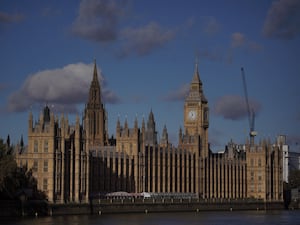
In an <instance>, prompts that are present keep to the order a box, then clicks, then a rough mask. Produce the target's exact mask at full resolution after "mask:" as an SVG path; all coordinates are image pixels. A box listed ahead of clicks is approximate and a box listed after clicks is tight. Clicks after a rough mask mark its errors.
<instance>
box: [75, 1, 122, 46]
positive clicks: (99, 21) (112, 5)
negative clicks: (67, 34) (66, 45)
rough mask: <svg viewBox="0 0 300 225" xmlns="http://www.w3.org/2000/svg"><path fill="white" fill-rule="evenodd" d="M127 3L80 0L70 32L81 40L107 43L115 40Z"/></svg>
mask: <svg viewBox="0 0 300 225" xmlns="http://www.w3.org/2000/svg"><path fill="white" fill-rule="evenodd" d="M126 2H127V1H114V0H82V1H81V3H80V6H79V15H78V17H77V18H76V20H75V22H74V23H73V26H72V32H73V33H74V34H75V35H77V36H79V37H82V38H85V39H88V40H92V41H96V42H107V41H113V40H116V39H117V35H118V25H119V22H120V19H121V18H122V16H123V15H124V13H125V8H126Z"/></svg>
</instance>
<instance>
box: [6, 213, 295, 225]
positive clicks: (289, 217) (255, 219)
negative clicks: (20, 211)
mask: <svg viewBox="0 0 300 225" xmlns="http://www.w3.org/2000/svg"><path fill="white" fill-rule="evenodd" d="M0 224H7V225H21V224H22V225H23V224H24V225H38V224H42V225H71V224H72V225H96V224H99V225H183V224H184V225H186V224H187V225H196V224H197V225H227V224H228V225H245V224H255V225H260V224H263V225H277V224H278V225H287V224H293V225H298V224H300V211H299V210H295V211H287V210H280V211H232V212H230V211H228V212H220V211H218V212H199V213H191V212H189V213H148V214H107V215H69V216H53V217H50V216H49V217H27V218H1V222H0Z"/></svg>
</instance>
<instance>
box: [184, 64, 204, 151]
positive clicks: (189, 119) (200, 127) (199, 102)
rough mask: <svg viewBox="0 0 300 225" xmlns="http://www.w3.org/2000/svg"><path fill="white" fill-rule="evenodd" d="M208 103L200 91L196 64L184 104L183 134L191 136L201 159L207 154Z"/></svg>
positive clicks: (200, 83) (200, 84)
mask: <svg viewBox="0 0 300 225" xmlns="http://www.w3.org/2000/svg"><path fill="white" fill-rule="evenodd" d="M208 115H209V108H208V102H207V100H206V98H205V95H204V93H203V90H202V82H201V80H200V76H199V71H198V62H197V61H196V63H195V71H194V75H193V79H192V82H191V83H190V88H189V93H188V96H187V97H186V99H185V103H184V128H185V130H184V132H185V136H192V137H193V140H199V142H198V141H195V142H194V143H195V144H196V145H197V146H195V147H197V148H198V149H199V148H200V149H199V150H200V152H201V155H202V156H203V157H205V156H207V153H208V126H209V118H208Z"/></svg>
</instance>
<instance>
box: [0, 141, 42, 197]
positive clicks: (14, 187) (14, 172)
mask: <svg viewBox="0 0 300 225" xmlns="http://www.w3.org/2000/svg"><path fill="white" fill-rule="evenodd" d="M12 149H13V148H12V147H9V148H8V147H7V145H6V144H4V143H3V140H2V139H0V199H1V198H5V199H12V198H14V197H15V194H16V193H17V192H18V191H19V190H22V189H30V190H31V191H32V193H33V196H32V197H33V198H34V199H45V195H44V194H43V193H42V192H40V191H39V190H38V189H37V181H36V179H35V178H34V177H33V175H32V171H31V170H28V168H26V167H22V168H21V167H18V166H17V163H16V161H15V158H14V155H13V151H12Z"/></svg>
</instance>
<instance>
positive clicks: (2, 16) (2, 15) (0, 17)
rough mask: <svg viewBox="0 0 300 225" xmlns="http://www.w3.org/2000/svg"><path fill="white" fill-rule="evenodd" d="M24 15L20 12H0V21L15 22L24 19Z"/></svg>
mask: <svg viewBox="0 0 300 225" xmlns="http://www.w3.org/2000/svg"><path fill="white" fill-rule="evenodd" d="M24 18H25V16H24V15H23V14H21V13H14V14H9V13H6V12H0V23H17V22H20V21H22V20H24Z"/></svg>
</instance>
